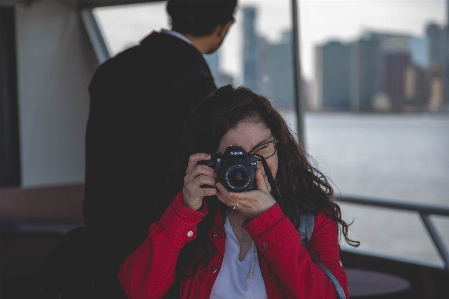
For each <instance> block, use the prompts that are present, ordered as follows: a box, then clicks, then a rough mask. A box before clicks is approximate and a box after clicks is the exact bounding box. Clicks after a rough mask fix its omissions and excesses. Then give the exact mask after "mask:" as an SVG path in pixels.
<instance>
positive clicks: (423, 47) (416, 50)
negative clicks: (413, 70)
mask: <svg viewBox="0 0 449 299" xmlns="http://www.w3.org/2000/svg"><path fill="white" fill-rule="evenodd" d="M428 43H429V41H428V40H427V38H426V37H420V36H412V37H410V43H409V46H410V55H411V57H410V58H411V61H412V63H413V65H415V66H418V67H422V68H427V67H429V45H428Z"/></svg>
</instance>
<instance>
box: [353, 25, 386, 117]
mask: <svg viewBox="0 0 449 299" xmlns="http://www.w3.org/2000/svg"><path fill="white" fill-rule="evenodd" d="M380 42H381V41H380V39H379V37H378V36H377V35H375V34H366V35H364V36H362V37H361V38H360V39H359V40H358V41H355V42H353V43H351V44H350V54H349V55H350V58H349V60H350V74H349V76H350V90H351V109H353V110H371V109H372V104H373V101H374V98H375V96H376V95H377V94H378V93H380V92H381V91H382V74H383V72H382V66H383V64H382V51H381V47H380V46H381V43H380Z"/></svg>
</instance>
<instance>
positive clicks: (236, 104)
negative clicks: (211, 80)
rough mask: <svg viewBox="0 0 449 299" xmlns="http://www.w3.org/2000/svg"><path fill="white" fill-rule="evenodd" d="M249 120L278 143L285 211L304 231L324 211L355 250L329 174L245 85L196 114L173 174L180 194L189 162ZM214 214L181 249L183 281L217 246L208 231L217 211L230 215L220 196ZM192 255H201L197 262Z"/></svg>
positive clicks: (215, 97)
mask: <svg viewBox="0 0 449 299" xmlns="http://www.w3.org/2000/svg"><path fill="white" fill-rule="evenodd" d="M243 120H249V121H252V122H255V123H261V122H262V123H265V124H266V125H267V127H268V128H269V129H270V130H271V133H272V134H273V136H276V139H278V143H277V146H276V147H277V151H278V159H279V163H278V164H279V169H278V171H277V175H276V179H275V182H276V185H277V187H278V189H279V191H280V194H281V197H280V198H278V199H277V202H278V203H279V205H280V207H281V208H282V210H283V212H284V213H285V214H286V215H287V216H288V217H289V219H290V220H291V221H292V223H293V224H294V225H295V226H296V227H298V225H299V218H300V215H301V214H304V213H313V214H316V213H318V212H319V211H323V212H324V213H325V214H326V215H327V216H328V217H330V218H332V219H333V220H334V221H335V222H336V223H337V224H338V228H339V233H340V236H343V237H344V239H345V241H346V242H347V243H348V244H349V245H351V246H354V247H357V246H359V245H360V242H358V241H354V240H352V239H350V238H349V236H348V227H349V225H350V224H348V223H346V222H345V221H344V220H343V219H342V216H341V210H340V207H339V206H338V204H337V203H335V202H334V201H333V194H334V192H333V188H332V186H331V185H330V183H329V181H328V179H327V178H326V176H325V175H324V174H323V173H322V172H320V171H319V170H318V169H317V168H315V167H314V166H313V165H312V164H311V163H310V161H311V160H312V158H311V157H310V156H309V155H307V153H306V152H305V151H304V149H303V147H302V146H301V145H300V144H299V143H298V142H297V140H296V139H295V138H294V135H293V134H292V132H291V131H290V129H289V127H288V126H287V124H286V122H285V120H284V118H283V117H282V116H281V115H280V114H279V112H278V111H277V110H276V109H274V108H273V106H272V105H271V103H270V102H269V101H268V100H267V99H266V98H265V97H264V96H262V95H259V94H257V93H254V92H253V91H251V90H250V89H248V88H245V87H233V86H232V85H226V86H223V87H221V88H219V89H217V90H216V91H214V92H212V93H211V94H210V95H209V96H208V97H206V98H205V99H204V100H203V101H202V102H201V103H200V104H199V105H198V106H197V107H196V108H195V109H194V110H193V112H192V114H191V116H190V118H189V119H188V121H187V122H186V125H185V131H184V135H183V137H182V140H181V143H180V144H181V145H180V149H179V152H178V155H177V157H176V159H175V162H174V167H173V172H174V175H175V184H176V187H175V188H177V190H180V189H182V187H183V178H184V176H185V169H186V168H187V163H188V158H189V156H190V155H192V154H195V153H213V152H215V151H216V150H217V148H218V144H219V142H220V140H221V138H222V137H223V135H224V134H225V133H226V132H228V131H229V130H230V129H233V128H235V127H236V126H237V124H238V123H240V122H241V121H243ZM205 200H206V202H207V204H208V207H209V213H208V215H206V216H205V217H204V218H203V220H202V221H201V222H200V223H199V224H198V227H197V228H198V234H197V238H196V239H195V240H193V241H192V242H189V243H187V244H186V245H185V246H184V248H183V249H182V250H181V253H180V256H179V259H178V263H177V276H178V277H179V278H181V277H183V276H186V275H191V274H193V273H195V271H196V269H198V267H199V266H200V265H202V264H207V263H208V262H209V260H210V258H211V257H210V252H211V247H210V246H212V244H211V243H210V241H208V238H207V231H208V229H209V228H210V226H211V223H212V221H213V219H214V218H215V215H216V213H222V214H223V216H224V215H225V213H226V209H227V206H226V205H224V204H223V203H221V202H220V201H219V200H218V199H217V198H216V197H210V198H205ZM192 257H196V258H195V259H193V258H192Z"/></svg>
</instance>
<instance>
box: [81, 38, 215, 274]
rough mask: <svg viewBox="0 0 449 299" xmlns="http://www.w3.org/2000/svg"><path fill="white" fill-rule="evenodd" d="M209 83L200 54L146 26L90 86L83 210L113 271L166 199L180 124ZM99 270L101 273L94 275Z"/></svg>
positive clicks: (104, 266)
mask: <svg viewBox="0 0 449 299" xmlns="http://www.w3.org/2000/svg"><path fill="white" fill-rule="evenodd" d="M214 89H216V86H215V84H214V80H213V77H212V75H211V72H210V70H209V67H208V66H207V63H206V61H205V60H204V58H203V56H202V54H201V53H200V52H199V51H198V50H197V49H196V48H194V47H193V46H192V45H190V44H188V43H187V42H185V41H183V40H181V39H179V38H177V37H174V36H172V35H169V34H166V33H157V32H153V33H151V34H150V35H149V36H148V37H146V38H145V39H144V40H143V41H142V42H141V43H140V44H139V45H138V46H135V47H132V48H130V49H127V50H125V51H124V52H122V53H120V54H118V55H117V56H115V57H114V58H111V59H109V60H108V61H106V62H105V63H104V64H102V65H101V66H100V67H99V68H98V69H97V70H96V72H95V74H94V76H93V78H92V80H91V83H90V85H89V93H90V97H91V98H90V112H89V119H88V123H87V131H86V181H85V183H86V186H85V188H86V189H85V190H86V191H85V198H84V203H83V212H84V218H85V223H86V227H87V228H88V230H89V231H90V232H91V234H92V235H93V236H94V240H95V244H96V245H95V246H94V247H95V250H96V255H97V256H98V261H99V263H103V264H102V265H101V266H100V268H101V269H102V271H104V273H106V274H105V275H108V274H107V273H109V274H111V273H112V274H111V275H115V277H114V279H116V273H117V270H118V267H119V266H120V264H121V262H122V261H123V260H124V259H125V258H126V256H127V255H128V254H130V253H131V252H132V251H134V250H135V249H136V248H137V246H138V245H139V244H140V243H141V242H142V241H143V240H144V239H145V237H146V236H147V231H148V228H149V226H150V224H151V223H152V222H153V221H155V220H158V218H159V217H160V213H161V211H160V210H158V209H156V208H155V206H154V201H155V199H156V198H157V199H158V200H160V199H163V200H167V202H168V204H169V203H170V202H171V199H172V198H171V197H172V196H174V195H175V194H176V192H177V191H178V190H166V188H165V187H166V183H167V179H168V178H169V176H170V171H169V169H170V166H171V163H172V160H173V158H174V156H175V154H176V151H177V148H178V145H179V138H180V135H181V132H182V128H183V122H184V120H185V119H186V117H187V116H188V114H189V112H190V111H191V109H192V107H193V105H195V104H196V103H197V102H198V101H199V100H200V99H201V98H204V97H205V96H206V95H207V94H209V92H211V91H212V90H214ZM101 276H104V275H101Z"/></svg>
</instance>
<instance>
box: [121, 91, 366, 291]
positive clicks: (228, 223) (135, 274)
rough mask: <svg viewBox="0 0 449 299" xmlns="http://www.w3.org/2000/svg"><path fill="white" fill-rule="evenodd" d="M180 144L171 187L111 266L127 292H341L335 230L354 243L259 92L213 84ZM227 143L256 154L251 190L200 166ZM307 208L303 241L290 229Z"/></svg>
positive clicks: (326, 188) (321, 182) (322, 181)
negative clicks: (144, 232)
mask: <svg viewBox="0 0 449 299" xmlns="http://www.w3.org/2000/svg"><path fill="white" fill-rule="evenodd" d="M181 144H182V147H181V149H180V150H179V155H178V157H177V160H176V161H175V164H174V165H176V168H175V169H174V171H175V177H177V178H178V179H177V180H176V181H177V182H179V189H178V190H181V191H180V192H179V193H178V194H177V195H176V196H175V198H174V199H173V202H172V203H171V205H170V206H169V207H168V208H167V209H166V210H165V212H164V214H163V216H162V217H161V219H160V221H159V222H156V223H153V224H152V225H151V227H150V229H149V234H148V238H147V239H146V240H145V241H144V242H143V243H142V244H141V245H140V246H139V248H138V249H137V250H136V251H135V252H133V253H132V254H131V255H130V256H129V257H128V258H127V259H126V260H125V262H124V263H123V264H122V266H121V268H120V270H119V280H120V283H121V284H122V286H123V288H124V289H125V291H126V293H127V295H128V297H129V298H161V297H163V296H164V295H165V294H166V293H167V292H168V290H169V289H170V287H171V286H172V285H173V287H174V288H175V289H176V291H177V295H176V296H177V297H179V298H321V299H323V298H332V299H334V298H337V297H340V298H343V297H346V298H348V293H347V280H346V274H345V271H344V268H343V265H342V264H341V262H340V257H339V251H340V247H339V243H338V239H339V238H338V235H339V233H340V234H341V235H342V236H343V237H344V238H345V240H346V242H348V243H349V244H350V245H352V246H358V242H355V241H352V240H351V239H349V237H348V224H347V223H345V221H343V220H342V218H341V212H340V208H339V206H338V205H337V204H336V203H335V202H333V201H332V196H333V190H332V187H331V186H330V184H329V183H328V181H327V179H326V177H325V176H324V175H323V174H322V173H321V172H320V171H318V170H317V169H315V168H314V167H313V166H312V165H311V164H310V163H309V161H308V160H307V156H306V154H305V153H304V151H303V149H302V147H301V146H299V145H298V143H297V142H296V141H295V138H294V137H293V135H292V134H291V132H290V130H289V128H288V127H287V125H286V123H285V121H284V120H283V118H282V117H281V116H280V114H279V113H278V112H277V111H276V110H275V109H274V108H273V107H272V106H271V104H270V103H269V101H268V100H267V99H265V98H264V97H262V96H260V95H258V94H255V93H253V92H252V91H251V90H249V89H246V88H243V87H239V88H234V87H232V86H231V85H227V86H224V87H222V88H219V89H218V90H216V91H215V92H214V93H212V94H211V95H209V96H208V97H207V98H206V99H205V100H204V101H203V102H202V103H201V104H200V105H199V106H198V107H197V108H196V109H195V111H194V112H193V114H192V116H191V118H190V120H189V122H188V124H187V126H186V131H185V135H184V137H183V142H182V143H181ZM231 145H232V146H241V147H242V148H243V150H244V151H246V152H247V153H249V154H252V155H254V157H258V160H259V162H257V170H256V172H255V183H256V186H255V188H256V189H255V190H249V191H245V192H231V191H229V190H228V189H227V188H229V186H228V187H225V186H224V184H223V182H224V180H222V179H219V178H218V177H217V173H216V171H215V170H214V166H211V167H208V166H207V165H209V166H210V165H212V164H213V163H209V162H210V160H213V159H214V158H213V157H212V156H211V155H210V154H211V153H215V152H219V153H222V154H223V153H224V152H225V151H226V149H227V148H228V147H229V146H231ZM215 161H216V160H215ZM204 164H207V165H204ZM264 164H265V167H264ZM273 177H274V180H271V183H270V178H273ZM228 183H229V182H228ZM207 185H208V186H209V188H207ZM228 185H229V184H228ZM205 187H206V188H205ZM210 187H214V188H210ZM279 194H280V195H279ZM310 213H312V214H313V215H314V216H312V218H313V220H314V226H313V233H312V236H311V238H310V241H309V242H308V244H307V246H304V245H302V244H301V241H302V237H301V235H300V234H299V233H298V226H299V223H301V221H300V220H301V217H305V216H304V215H306V214H310ZM302 219H303V220H304V219H305V218H302ZM329 272H330V274H329ZM326 273H327V275H326ZM328 276H330V277H333V279H331V278H328ZM334 284H336V285H335V286H334Z"/></svg>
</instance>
